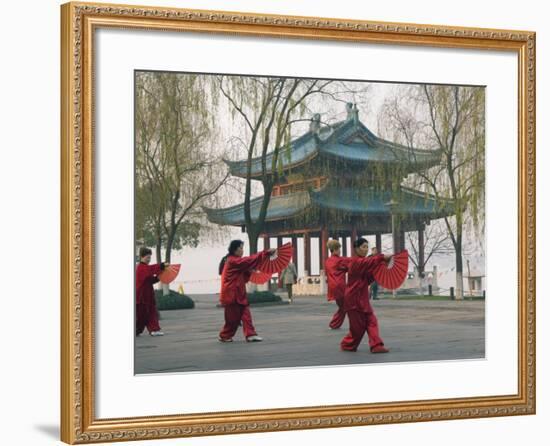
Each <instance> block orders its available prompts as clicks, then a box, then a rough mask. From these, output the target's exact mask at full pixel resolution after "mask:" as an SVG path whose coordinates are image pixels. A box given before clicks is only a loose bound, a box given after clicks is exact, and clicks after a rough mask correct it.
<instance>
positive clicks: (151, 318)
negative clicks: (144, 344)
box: [136, 299, 160, 334]
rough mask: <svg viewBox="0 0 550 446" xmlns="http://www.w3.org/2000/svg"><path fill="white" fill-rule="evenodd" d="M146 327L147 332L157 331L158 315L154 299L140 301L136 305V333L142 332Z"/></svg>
mask: <svg viewBox="0 0 550 446" xmlns="http://www.w3.org/2000/svg"><path fill="white" fill-rule="evenodd" d="M145 327H147V330H148V331H149V333H151V332H152V331H159V330H160V325H159V315H158V312H157V304H156V302H155V299H153V301H152V302H150V303H140V304H137V305H136V334H141V333H143V330H144V329H145Z"/></svg>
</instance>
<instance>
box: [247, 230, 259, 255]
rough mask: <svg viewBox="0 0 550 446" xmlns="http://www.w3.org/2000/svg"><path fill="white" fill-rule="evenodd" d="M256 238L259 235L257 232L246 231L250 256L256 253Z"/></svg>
mask: <svg viewBox="0 0 550 446" xmlns="http://www.w3.org/2000/svg"><path fill="white" fill-rule="evenodd" d="M258 236H259V234H258V232H257V231H254V230H252V231H250V230H249V231H248V246H249V248H250V255H252V254H256V253H257V252H258V238H259V237H258Z"/></svg>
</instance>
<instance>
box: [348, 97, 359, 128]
mask: <svg viewBox="0 0 550 446" xmlns="http://www.w3.org/2000/svg"><path fill="white" fill-rule="evenodd" d="M346 113H347V120H348V121H353V122H355V123H358V122H359V109H358V108H357V104H355V103H353V102H347V103H346Z"/></svg>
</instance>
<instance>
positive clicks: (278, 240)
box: [277, 237, 283, 248]
mask: <svg viewBox="0 0 550 446" xmlns="http://www.w3.org/2000/svg"><path fill="white" fill-rule="evenodd" d="M281 246H283V238H282V237H277V248H280V247H281Z"/></svg>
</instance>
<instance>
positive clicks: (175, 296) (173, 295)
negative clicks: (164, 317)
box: [155, 290, 195, 311]
mask: <svg viewBox="0 0 550 446" xmlns="http://www.w3.org/2000/svg"><path fill="white" fill-rule="evenodd" d="M155 298H156V300H157V308H158V310H159V311H165V310H185V309H190V308H195V302H194V301H193V299H191V298H190V297H189V296H187V295H185V294H180V293H178V292H176V291H173V290H170V294H168V295H166V296H164V295H163V294H162V290H155Z"/></svg>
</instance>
